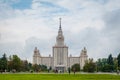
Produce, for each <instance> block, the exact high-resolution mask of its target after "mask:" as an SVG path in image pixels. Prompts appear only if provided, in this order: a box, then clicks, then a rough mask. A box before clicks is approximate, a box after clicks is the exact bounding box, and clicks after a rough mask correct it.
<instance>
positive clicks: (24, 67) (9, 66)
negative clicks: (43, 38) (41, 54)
mask: <svg viewBox="0 0 120 80" xmlns="http://www.w3.org/2000/svg"><path fill="white" fill-rule="evenodd" d="M45 70H47V66H45V65H37V64H34V65H32V63H29V62H28V61H27V60H21V59H20V58H19V57H18V56H17V55H12V56H9V57H8V58H7V56H6V54H5V53H4V54H3V56H2V57H1V58H0V72H20V71H22V72H26V71H30V72H33V71H36V72H38V71H45Z"/></svg>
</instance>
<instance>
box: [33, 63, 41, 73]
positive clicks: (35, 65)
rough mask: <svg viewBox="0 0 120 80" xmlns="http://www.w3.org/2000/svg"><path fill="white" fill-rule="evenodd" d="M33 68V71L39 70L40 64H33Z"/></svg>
mask: <svg viewBox="0 0 120 80" xmlns="http://www.w3.org/2000/svg"><path fill="white" fill-rule="evenodd" d="M33 70H34V71H35V72H39V71H40V66H39V65H37V64H34V65H33Z"/></svg>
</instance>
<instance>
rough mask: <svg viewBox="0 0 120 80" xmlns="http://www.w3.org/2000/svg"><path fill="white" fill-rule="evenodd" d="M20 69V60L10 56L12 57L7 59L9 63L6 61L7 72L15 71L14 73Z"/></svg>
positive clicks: (15, 56)
mask: <svg viewBox="0 0 120 80" xmlns="http://www.w3.org/2000/svg"><path fill="white" fill-rule="evenodd" d="M20 68H21V60H20V58H19V57H18V56H17V55H12V57H11V56H10V57H9V61H8V69H9V71H11V70H13V69H14V70H16V71H20Z"/></svg>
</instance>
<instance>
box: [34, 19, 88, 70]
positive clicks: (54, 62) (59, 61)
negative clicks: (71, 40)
mask: <svg viewBox="0 0 120 80" xmlns="http://www.w3.org/2000/svg"><path fill="white" fill-rule="evenodd" d="M52 49H53V50H52V52H53V53H52V54H53V56H51V55H49V56H48V57H43V56H41V54H40V52H39V50H38V49H37V47H35V50H34V54H33V64H43V65H46V66H47V67H52V69H57V70H60V71H66V70H67V69H68V68H69V67H71V66H72V65H74V64H76V63H78V64H80V68H81V69H83V66H84V64H85V61H86V60H87V58H88V56H87V50H86V48H85V47H84V49H83V50H82V51H81V53H80V56H78V57H72V55H70V56H68V46H66V45H65V44H64V35H63V32H62V28H61V19H60V25H59V30H58V35H57V37H56V44H55V45H54V46H53V48H52Z"/></svg>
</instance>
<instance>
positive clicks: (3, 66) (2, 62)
mask: <svg viewBox="0 0 120 80" xmlns="http://www.w3.org/2000/svg"><path fill="white" fill-rule="evenodd" d="M0 70H2V71H5V70H7V57H6V54H5V53H4V54H3V57H2V58H0Z"/></svg>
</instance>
